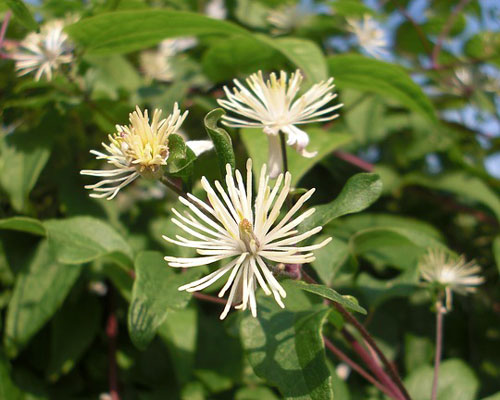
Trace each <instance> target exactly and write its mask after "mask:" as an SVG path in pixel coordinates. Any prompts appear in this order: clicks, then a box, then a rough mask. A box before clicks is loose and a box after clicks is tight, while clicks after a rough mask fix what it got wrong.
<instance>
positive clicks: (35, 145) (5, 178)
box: [0, 132, 50, 211]
mask: <svg viewBox="0 0 500 400" xmlns="http://www.w3.org/2000/svg"><path fill="white" fill-rule="evenodd" d="M33 134H35V133H34V132H33ZM0 152H1V157H2V161H3V162H2V164H1V165H0V185H1V186H2V187H3V189H4V190H5V191H6V192H7V194H8V195H9V197H10V201H11V203H12V206H13V207H14V208H15V209H16V210H18V211H23V210H24V209H25V208H26V203H27V199H28V195H29V193H30V192H31V189H33V187H34V186H35V183H36V181H37V180H38V177H39V176H40V173H41V172H42V170H43V167H44V166H45V164H46V163H47V160H48V159H49V156H50V148H49V147H48V144H47V143H46V142H41V141H40V140H39V139H35V140H34V139H33V138H32V135H31V133H24V132H23V133H20V134H17V133H16V134H12V135H7V136H3V137H2V138H1V139H0Z"/></svg>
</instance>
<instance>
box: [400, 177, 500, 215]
mask: <svg viewBox="0 0 500 400" xmlns="http://www.w3.org/2000/svg"><path fill="white" fill-rule="evenodd" d="M403 181H404V183H405V184H407V185H408V184H416V185H421V186H426V187H429V188H432V189H438V190H445V191H447V192H451V193H453V194H455V195H457V196H460V197H464V198H465V199H466V200H472V201H474V202H479V203H481V204H483V205H485V206H486V207H488V208H489V209H490V210H491V211H493V213H494V214H495V216H496V218H497V219H498V220H499V221H500V197H499V196H498V195H497V194H496V193H495V192H494V191H493V190H492V189H491V188H490V187H489V186H488V185H486V184H485V183H484V182H483V181H482V180H481V179H479V178H476V177H474V176H471V175H468V174H466V173H464V172H453V173H449V174H445V175H441V176H434V177H432V178H429V177H426V176H424V175H420V174H416V173H415V174H409V175H407V176H405V177H404V178H403Z"/></svg>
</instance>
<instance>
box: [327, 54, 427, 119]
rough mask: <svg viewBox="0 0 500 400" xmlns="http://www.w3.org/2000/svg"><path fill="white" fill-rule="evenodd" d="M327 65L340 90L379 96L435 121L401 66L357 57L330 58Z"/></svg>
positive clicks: (337, 56)
mask: <svg viewBox="0 0 500 400" xmlns="http://www.w3.org/2000/svg"><path fill="white" fill-rule="evenodd" d="M328 65H329V68H330V74H331V75H332V76H333V77H335V82H336V84H337V86H338V87H339V88H341V89H343V88H352V89H357V90H360V91H365V92H374V93H379V94H381V95H383V96H386V97H390V98H393V99H395V100H397V101H399V102H400V103H401V104H402V105H404V106H406V107H408V108H409V109H410V110H413V111H416V112H419V113H421V114H422V115H424V116H426V118H427V119H428V120H429V121H431V122H433V123H436V122H437V118H436V113H435V110H434V107H433V105H432V103H431V102H430V100H429V99H428V97H427V96H426V95H425V93H424V92H423V91H422V89H421V88H420V86H418V85H417V84H416V83H415V82H413V80H412V79H411V77H410V76H409V74H408V73H407V72H406V71H405V70H404V69H403V68H402V67H400V66H398V65H395V64H390V63H387V62H384V61H379V60H374V59H371V58H367V57H363V56H361V55H357V54H343V55H336V56H332V57H330V58H329V59H328Z"/></svg>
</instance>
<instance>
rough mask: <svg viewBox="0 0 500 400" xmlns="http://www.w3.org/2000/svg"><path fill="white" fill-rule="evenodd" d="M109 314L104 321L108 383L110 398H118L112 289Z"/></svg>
mask: <svg viewBox="0 0 500 400" xmlns="http://www.w3.org/2000/svg"><path fill="white" fill-rule="evenodd" d="M108 296H109V297H108V307H109V315H108V319H107V321H106V336H107V337H108V385H109V395H110V396H111V400H120V394H119V392H118V366H117V363H116V339H117V337H118V319H117V317H116V312H115V304H114V303H115V301H114V294H113V291H112V290H111V289H110V292H109V295H108Z"/></svg>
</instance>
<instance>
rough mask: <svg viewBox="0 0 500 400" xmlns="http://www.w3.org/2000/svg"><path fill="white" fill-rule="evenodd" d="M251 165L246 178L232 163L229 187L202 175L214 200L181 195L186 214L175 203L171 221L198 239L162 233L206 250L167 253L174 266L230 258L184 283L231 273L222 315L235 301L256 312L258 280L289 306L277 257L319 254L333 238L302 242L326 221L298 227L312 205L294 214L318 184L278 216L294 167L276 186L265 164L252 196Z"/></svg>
mask: <svg viewBox="0 0 500 400" xmlns="http://www.w3.org/2000/svg"><path fill="white" fill-rule="evenodd" d="M246 169H247V170H246V183H245V182H243V177H242V175H241V173H240V172H239V171H238V170H237V171H236V172H235V174H234V175H233V172H232V170H231V167H230V166H229V165H227V168H226V170H227V173H226V185H227V191H226V190H224V188H223V187H222V185H221V184H220V183H219V182H218V181H215V183H214V185H215V189H216V190H214V188H212V186H211V185H210V184H209V182H208V180H207V179H206V178H203V179H202V181H201V184H202V186H203V189H204V190H205V192H206V194H207V198H208V200H209V203H205V202H203V201H202V200H200V199H198V198H197V197H195V196H193V195H191V194H188V199H184V198H182V197H180V198H179V200H180V201H181V202H182V204H183V205H184V206H186V208H187V210H186V211H185V212H184V214H182V213H180V212H179V211H177V210H176V209H172V212H173V213H174V214H175V216H176V218H173V219H172V222H173V223H174V224H176V225H177V226H178V227H179V228H181V229H182V230H184V231H185V232H186V233H187V234H189V235H191V236H192V237H193V238H194V239H187V238H185V237H183V236H180V235H177V236H176V238H175V239H173V238H170V237H167V236H163V238H164V239H165V240H167V241H168V242H170V243H173V244H176V245H178V246H183V247H191V248H195V249H196V252H197V253H198V254H199V255H201V257H193V258H189V257H188V258H181V257H172V256H167V257H165V260H166V261H168V263H169V265H170V266H171V267H178V268H191V267H198V266H202V265H209V264H213V263H216V262H219V261H221V262H222V261H223V260H227V261H224V263H223V265H222V266H221V267H220V268H218V269H216V270H215V271H214V272H212V273H210V274H208V275H207V276H205V277H203V278H201V279H199V280H197V281H195V282H191V283H189V284H187V285H184V286H181V287H180V288H179V290H187V291H189V292H194V291H198V290H202V289H204V288H206V287H208V286H210V285H212V284H213V283H214V282H215V281H217V280H218V279H220V278H222V277H223V276H224V275H226V274H228V273H229V278H228V279H227V281H226V283H225V285H224V286H223V288H222V289H221V290H220V292H219V297H222V296H224V294H225V293H226V292H227V291H228V290H229V296H228V300H227V304H226V306H225V308H224V311H223V312H222V314H221V316H220V318H221V319H224V318H225V317H226V315H227V314H228V312H229V309H230V307H231V305H235V308H238V309H242V310H245V309H246V308H247V307H249V308H250V311H251V312H252V315H254V316H256V314H257V304H256V300H255V290H256V289H257V287H258V286H260V287H261V288H262V290H263V291H264V293H266V294H267V295H271V294H272V295H273V296H274V299H275V300H276V302H277V303H278V304H279V305H280V306H281V307H284V304H283V301H282V298H284V297H285V296H286V292H285V290H284V289H283V287H282V286H281V285H280V283H279V282H278V281H277V280H276V278H275V277H274V276H273V266H272V265H273V264H272V263H285V264H287V263H288V264H304V263H309V262H312V261H314V255H313V253H311V251H312V250H316V249H319V248H321V247H323V246H325V245H326V244H327V243H328V242H329V241H330V240H331V238H328V239H326V240H324V241H322V242H321V243H319V244H315V245H309V246H298V245H297V244H298V243H299V242H301V241H303V240H305V239H307V238H309V237H311V236H312V235H314V234H316V233H318V232H319V231H321V227H316V228H314V229H311V230H309V231H307V232H304V233H298V231H297V230H296V227H297V226H298V225H299V224H300V223H301V222H302V221H304V220H305V219H306V218H308V217H309V216H311V215H312V214H313V213H314V208H312V209H309V210H308V211H306V212H305V213H303V214H301V215H299V216H297V217H295V218H294V216H295V214H297V213H298V212H299V210H300V208H301V207H302V205H303V204H304V203H305V202H306V201H307V200H308V199H309V198H310V197H311V196H312V194H313V193H314V189H311V190H309V191H308V192H307V193H305V194H303V195H302V197H300V199H299V200H298V201H297V202H296V203H295V205H294V206H293V207H292V208H291V209H290V210H289V211H288V212H287V213H286V214H285V216H284V217H283V218H281V220H279V215H280V211H281V208H282V207H283V205H284V203H285V200H286V198H287V196H288V194H289V192H290V185H291V183H290V182H291V175H290V173H288V172H287V173H286V174H285V175H283V174H280V175H279V176H278V179H277V180H276V182H275V184H274V187H273V188H271V187H270V185H269V176H268V175H267V174H266V166H265V165H264V166H263V167H262V169H261V173H260V179H259V182H258V184H257V192H256V195H255V201H253V196H252V193H253V186H252V185H253V183H252V161H251V160H248V161H247V165H246ZM217 192H218V193H217ZM278 221H279V222H278Z"/></svg>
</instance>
